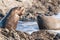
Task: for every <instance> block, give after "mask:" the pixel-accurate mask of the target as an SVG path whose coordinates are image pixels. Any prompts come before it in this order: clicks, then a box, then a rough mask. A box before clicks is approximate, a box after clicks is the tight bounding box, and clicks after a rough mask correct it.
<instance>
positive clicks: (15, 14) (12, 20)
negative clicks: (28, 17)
mask: <svg viewBox="0 0 60 40" xmlns="http://www.w3.org/2000/svg"><path fill="white" fill-rule="evenodd" d="M23 12H24V8H23V7H14V8H12V9H11V10H10V11H9V12H8V13H7V15H6V16H5V17H4V18H3V19H2V20H1V23H2V26H3V27H2V28H7V29H9V30H11V29H16V27H17V23H18V21H19V17H20V16H21V15H23Z"/></svg>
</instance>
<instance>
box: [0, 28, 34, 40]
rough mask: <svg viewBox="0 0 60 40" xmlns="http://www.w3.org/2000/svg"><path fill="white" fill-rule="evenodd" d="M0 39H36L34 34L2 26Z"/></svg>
mask: <svg viewBox="0 0 60 40" xmlns="http://www.w3.org/2000/svg"><path fill="white" fill-rule="evenodd" d="M0 40H34V39H33V37H32V36H30V35H29V34H27V33H24V32H20V31H16V30H11V31H9V30H8V29H2V28H0Z"/></svg>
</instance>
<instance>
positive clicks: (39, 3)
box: [0, 0, 60, 19]
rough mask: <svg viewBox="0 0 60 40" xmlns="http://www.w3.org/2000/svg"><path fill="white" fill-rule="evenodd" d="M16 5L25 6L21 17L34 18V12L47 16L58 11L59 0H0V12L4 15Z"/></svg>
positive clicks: (59, 10) (59, 7)
mask: <svg viewBox="0 0 60 40" xmlns="http://www.w3.org/2000/svg"><path fill="white" fill-rule="evenodd" d="M17 6H20V7H24V8H25V11H26V12H25V15H23V16H22V17H21V18H23V17H25V18H27V19H31V18H35V15H34V14H35V13H42V14H44V15H48V16H49V15H54V14H57V13H59V12H60V0H0V13H2V14H3V15H5V14H6V12H8V11H9V10H10V9H11V8H13V7H17ZM27 14H29V15H30V16H27ZM23 19H24V18H23Z"/></svg>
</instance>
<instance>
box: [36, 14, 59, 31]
mask: <svg viewBox="0 0 60 40" xmlns="http://www.w3.org/2000/svg"><path fill="white" fill-rule="evenodd" d="M37 19H38V20H37V21H38V22H37V23H38V26H39V29H48V30H50V29H51V30H60V20H58V19H56V18H54V17H53V16H45V15H40V16H39V17H37Z"/></svg>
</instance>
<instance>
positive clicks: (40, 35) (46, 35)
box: [31, 30, 60, 40]
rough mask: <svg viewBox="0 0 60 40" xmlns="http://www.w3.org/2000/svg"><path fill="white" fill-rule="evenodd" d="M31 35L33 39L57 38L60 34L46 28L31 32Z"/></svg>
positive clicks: (53, 39)
mask: <svg viewBox="0 0 60 40" xmlns="http://www.w3.org/2000/svg"><path fill="white" fill-rule="evenodd" d="M31 35H32V37H33V38H34V39H35V40H59V39H60V38H59V37H60V36H59V35H60V34H59V33H57V35H56V34H55V33H54V32H49V31H48V30H40V31H36V32H33V33H32V34H31Z"/></svg>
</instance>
